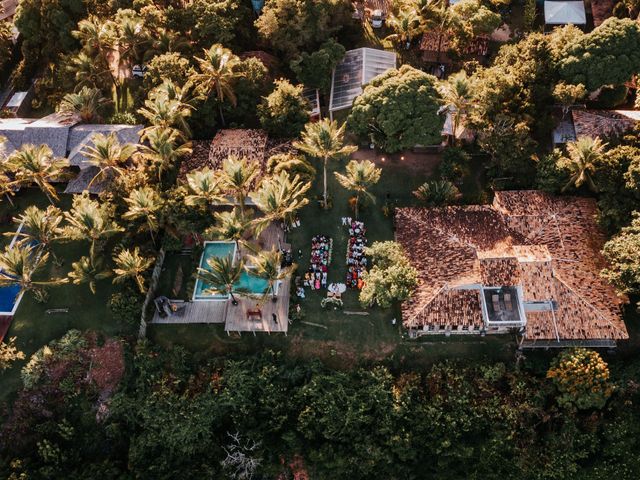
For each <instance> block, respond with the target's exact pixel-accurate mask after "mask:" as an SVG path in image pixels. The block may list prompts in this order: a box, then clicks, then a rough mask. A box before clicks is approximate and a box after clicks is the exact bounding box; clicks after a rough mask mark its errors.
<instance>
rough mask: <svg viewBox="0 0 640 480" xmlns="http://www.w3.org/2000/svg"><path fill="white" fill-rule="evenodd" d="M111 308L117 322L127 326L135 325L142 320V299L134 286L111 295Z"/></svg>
mask: <svg viewBox="0 0 640 480" xmlns="http://www.w3.org/2000/svg"><path fill="white" fill-rule="evenodd" d="M108 307H109V310H110V311H111V313H112V314H113V317H114V318H115V320H116V321H117V322H119V323H120V324H122V325H126V326H135V325H137V324H138V322H139V321H140V315H141V313H142V299H141V298H140V295H139V294H138V293H137V292H136V291H135V290H133V289H132V288H127V289H126V290H124V291H123V292H117V293H114V294H113V295H111V298H110V299H109V304H108Z"/></svg>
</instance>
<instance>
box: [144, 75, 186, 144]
mask: <svg viewBox="0 0 640 480" xmlns="http://www.w3.org/2000/svg"><path fill="white" fill-rule="evenodd" d="M191 88H192V84H191V83H189V82H187V84H186V85H184V86H183V87H179V86H177V85H176V84H174V83H173V82H172V81H171V80H165V81H164V82H163V83H162V84H161V85H159V86H157V87H156V88H154V89H153V90H151V92H149V97H148V98H147V100H145V102H144V105H145V106H144V107H143V108H140V109H139V110H138V113H139V114H140V115H142V116H143V117H144V118H145V119H146V120H147V122H148V123H149V124H151V126H150V127H147V128H145V129H144V130H143V136H145V135H147V134H148V132H149V131H150V130H154V129H166V128H171V129H175V130H177V131H178V132H179V133H180V136H181V137H182V138H185V139H186V138H189V137H190V136H191V130H190V128H189V124H188V123H187V118H188V117H189V116H190V115H191V111H192V110H193V106H192V105H191V101H192V99H191Z"/></svg>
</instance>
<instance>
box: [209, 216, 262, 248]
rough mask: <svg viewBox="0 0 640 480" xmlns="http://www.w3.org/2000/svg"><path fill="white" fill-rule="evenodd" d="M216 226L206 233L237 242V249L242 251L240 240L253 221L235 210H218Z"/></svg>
mask: <svg viewBox="0 0 640 480" xmlns="http://www.w3.org/2000/svg"><path fill="white" fill-rule="evenodd" d="M215 218H216V224H215V226H213V227H211V228H209V229H207V231H206V234H207V235H208V236H209V235H210V236H212V237H213V238H217V239H220V240H227V241H230V242H234V243H235V244H236V251H237V252H240V242H242V239H243V237H244V235H245V234H246V233H247V232H248V231H249V230H250V227H251V225H252V224H251V222H250V221H247V220H246V219H245V218H244V217H243V216H242V215H240V214H238V213H237V212H235V211H231V212H216V213H215Z"/></svg>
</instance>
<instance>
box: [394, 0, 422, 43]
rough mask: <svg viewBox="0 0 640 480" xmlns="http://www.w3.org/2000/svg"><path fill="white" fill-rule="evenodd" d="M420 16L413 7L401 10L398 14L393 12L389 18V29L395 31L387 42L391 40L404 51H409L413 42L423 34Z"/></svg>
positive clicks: (405, 7)
mask: <svg viewBox="0 0 640 480" xmlns="http://www.w3.org/2000/svg"><path fill="white" fill-rule="evenodd" d="M420 23H421V22H420V16H419V15H418V12H417V11H416V10H415V8H413V7H412V6H411V5H407V6H404V7H403V8H400V9H399V11H397V12H395V13H394V12H391V14H390V15H389V17H388V18H387V27H389V28H390V29H391V30H393V33H392V34H391V35H388V36H387V38H386V39H385V40H390V41H392V42H393V43H395V44H396V45H397V46H399V47H402V48H403V49H404V50H409V47H410V46H411V41H412V40H413V39H414V38H415V37H416V36H418V35H419V34H420V33H422V29H421V25H420Z"/></svg>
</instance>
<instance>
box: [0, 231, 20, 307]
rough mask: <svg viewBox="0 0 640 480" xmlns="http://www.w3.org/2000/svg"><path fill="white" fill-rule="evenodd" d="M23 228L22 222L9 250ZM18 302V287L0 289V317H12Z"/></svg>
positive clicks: (11, 286) (10, 286) (9, 286)
mask: <svg viewBox="0 0 640 480" xmlns="http://www.w3.org/2000/svg"><path fill="white" fill-rule="evenodd" d="M23 226H24V222H23V223H21V224H20V225H19V226H18V230H16V235H15V236H14V237H13V238H12V239H11V243H10V244H9V248H13V246H14V245H15V243H16V241H17V240H18V234H19V233H20V232H22V227H23ZM20 300H22V295H21V294H20V286H19V285H8V286H6V287H0V316H6V317H11V316H13V314H14V313H16V310H17V309H18V305H20Z"/></svg>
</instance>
